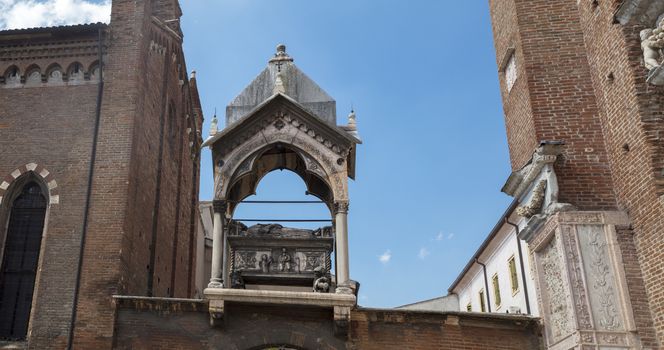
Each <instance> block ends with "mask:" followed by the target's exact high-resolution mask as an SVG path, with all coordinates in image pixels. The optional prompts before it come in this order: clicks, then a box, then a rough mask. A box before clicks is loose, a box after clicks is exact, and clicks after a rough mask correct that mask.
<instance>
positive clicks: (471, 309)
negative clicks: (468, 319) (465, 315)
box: [466, 303, 473, 312]
mask: <svg viewBox="0 0 664 350" xmlns="http://www.w3.org/2000/svg"><path fill="white" fill-rule="evenodd" d="M466 311H468V312H470V311H473V304H471V303H468V305H466Z"/></svg>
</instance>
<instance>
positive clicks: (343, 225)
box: [334, 201, 352, 293]
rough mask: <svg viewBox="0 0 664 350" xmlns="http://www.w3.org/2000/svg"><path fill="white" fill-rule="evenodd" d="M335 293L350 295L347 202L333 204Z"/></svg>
mask: <svg viewBox="0 0 664 350" xmlns="http://www.w3.org/2000/svg"><path fill="white" fill-rule="evenodd" d="M334 222H335V245H336V246H335V249H336V250H337V271H336V275H337V290H336V292H337V293H352V290H351V289H350V269H349V266H348V201H338V202H334Z"/></svg>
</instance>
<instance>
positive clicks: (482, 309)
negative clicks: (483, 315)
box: [479, 289, 486, 312]
mask: <svg viewBox="0 0 664 350" xmlns="http://www.w3.org/2000/svg"><path fill="white" fill-rule="evenodd" d="M479 296H480V311H482V312H486V304H485V303H484V299H485V297H484V289H482V290H481V291H480V293H479Z"/></svg>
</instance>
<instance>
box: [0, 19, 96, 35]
mask: <svg viewBox="0 0 664 350" xmlns="http://www.w3.org/2000/svg"><path fill="white" fill-rule="evenodd" d="M106 26H107V24H105V23H102V22H97V23H86V24H73V25H62V26H53V27H35V28H21V29H6V30H0V35H16V34H36V33H53V32H62V33H66V32H84V31H91V30H93V29H94V30H96V29H97V28H100V27H102V28H103V27H106Z"/></svg>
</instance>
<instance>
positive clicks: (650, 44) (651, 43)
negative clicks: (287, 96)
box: [639, 29, 660, 69]
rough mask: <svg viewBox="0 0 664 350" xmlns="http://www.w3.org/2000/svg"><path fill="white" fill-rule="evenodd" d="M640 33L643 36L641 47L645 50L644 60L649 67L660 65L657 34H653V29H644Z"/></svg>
mask: <svg viewBox="0 0 664 350" xmlns="http://www.w3.org/2000/svg"><path fill="white" fill-rule="evenodd" d="M639 35H640V36H641V49H642V50H643V62H644V64H645V66H646V68H648V69H653V68H657V67H659V59H660V54H659V50H660V48H659V47H658V45H657V40H656V36H655V35H653V30H652V29H644V30H642V31H641V32H640V33H639Z"/></svg>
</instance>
